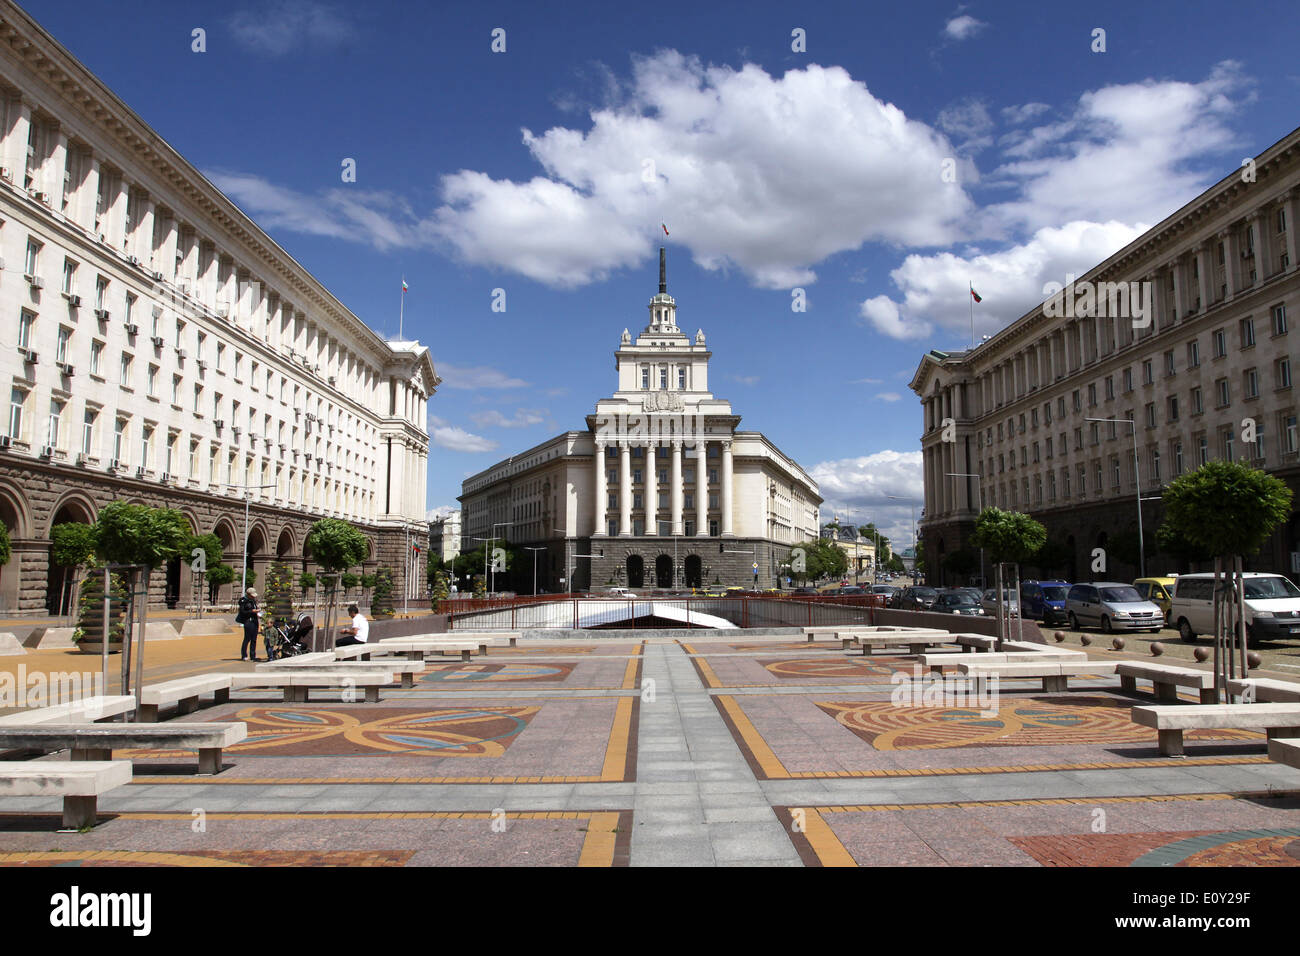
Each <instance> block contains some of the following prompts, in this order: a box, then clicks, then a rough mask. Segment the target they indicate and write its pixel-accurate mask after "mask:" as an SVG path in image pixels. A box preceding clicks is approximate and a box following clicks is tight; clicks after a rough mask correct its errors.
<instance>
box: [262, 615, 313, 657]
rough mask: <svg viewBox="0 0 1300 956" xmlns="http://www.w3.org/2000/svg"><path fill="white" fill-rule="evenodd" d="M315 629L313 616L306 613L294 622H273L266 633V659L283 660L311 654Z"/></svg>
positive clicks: (281, 620)
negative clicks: (312, 635) (312, 636)
mask: <svg viewBox="0 0 1300 956" xmlns="http://www.w3.org/2000/svg"><path fill="white" fill-rule="evenodd" d="M313 629H314V625H313V624H312V620H311V615H310V614H308V613H307V612H306V611H304V612H303V613H301V614H299V615H298V617H297V618H295V619H294V620H293V621H292V622H289V621H286V620H283V619H280V620H278V621H274V622H272V623H271V624H270V625H268V627H267V631H266V659H267V660H268V661H274V660H277V659H279V660H283V659H284V658H286V657H297V656H298V655H299V654H307V653H310V651H311V634H312V630H313Z"/></svg>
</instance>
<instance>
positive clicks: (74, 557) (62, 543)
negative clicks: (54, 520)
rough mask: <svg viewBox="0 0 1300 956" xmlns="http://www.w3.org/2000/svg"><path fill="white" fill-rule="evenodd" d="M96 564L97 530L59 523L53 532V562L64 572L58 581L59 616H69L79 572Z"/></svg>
mask: <svg viewBox="0 0 1300 956" xmlns="http://www.w3.org/2000/svg"><path fill="white" fill-rule="evenodd" d="M94 561H95V531H94V529H93V528H92V527H91V526H90V525H88V524H81V523H80V522H67V523H65V524H56V525H55V526H54V527H53V528H51V529H50V562H51V563H52V564H53V565H54V566H55V567H57V568H62V569H63V570H62V572H61V574H60V578H61V580H60V581H59V614H60V615H63V614H66V613H67V608H68V604H69V603H70V602H71V600H72V595H73V593H74V592H75V591H76V583H77V574H78V572H79V571H80V570H81V569H82V568H83V567H88V566H90V565H91V564H93V563H94ZM69 578H70V579H71V580H69ZM69 585H71V586H69ZM100 590H103V588H102V587H101V588H100Z"/></svg>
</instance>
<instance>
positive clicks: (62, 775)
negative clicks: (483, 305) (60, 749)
mask: <svg viewBox="0 0 1300 956" xmlns="http://www.w3.org/2000/svg"><path fill="white" fill-rule="evenodd" d="M130 782H131V761H129V760H111V761H110V760H85V761H83V760H78V761H75V762H74V761H68V760H28V761H22V762H8V761H6V762H4V763H0V797H62V798H63V828H64V829H65V830H80V829H81V828H82V827H93V826H94V825H95V824H96V823H98V822H99V816H98V802H99V795H100V794H102V793H107V792H108V791H109V790H113V789H116V788H117V787H121V786H125V785H126V784H128V783H130Z"/></svg>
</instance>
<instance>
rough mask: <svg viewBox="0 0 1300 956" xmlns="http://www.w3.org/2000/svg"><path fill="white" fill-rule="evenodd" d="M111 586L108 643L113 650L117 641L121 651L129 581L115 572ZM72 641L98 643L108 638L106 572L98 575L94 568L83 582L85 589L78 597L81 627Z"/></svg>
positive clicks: (75, 632)
mask: <svg viewBox="0 0 1300 956" xmlns="http://www.w3.org/2000/svg"><path fill="white" fill-rule="evenodd" d="M109 587H110V588H111V598H112V600H111V602H110V603H109V606H108V643H109V649H110V650H113V649H114V648H113V646H112V645H114V644H116V645H118V647H117V648H116V650H121V644H122V635H123V633H125V631H126V627H125V620H124V619H125V617H126V584H125V583H124V582H123V580H122V575H120V574H113V575H110V577H109ZM72 640H73V641H74V642H75V643H77V644H81V643H82V642H86V643H90V644H98V643H101V642H102V641H103V640H104V573H103V571H100V572H99V573H98V574H96V573H94V572H93V571H92V572H91V573H90V574H89V575H87V576H86V580H85V582H84V583H83V584H82V585H81V592H80V594H79V595H78V597H77V627H76V630H74V631H73V632H72Z"/></svg>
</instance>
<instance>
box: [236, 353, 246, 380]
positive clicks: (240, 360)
mask: <svg viewBox="0 0 1300 956" xmlns="http://www.w3.org/2000/svg"><path fill="white" fill-rule="evenodd" d="M243 374H244V356H242V355H241V354H239V353H238V352H236V353H235V381H236V382H238V381H242V378H243Z"/></svg>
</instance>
